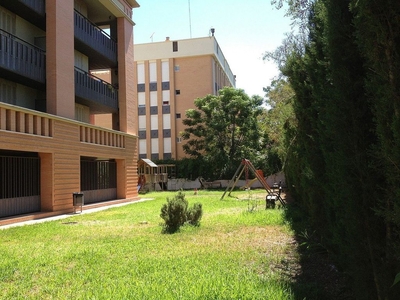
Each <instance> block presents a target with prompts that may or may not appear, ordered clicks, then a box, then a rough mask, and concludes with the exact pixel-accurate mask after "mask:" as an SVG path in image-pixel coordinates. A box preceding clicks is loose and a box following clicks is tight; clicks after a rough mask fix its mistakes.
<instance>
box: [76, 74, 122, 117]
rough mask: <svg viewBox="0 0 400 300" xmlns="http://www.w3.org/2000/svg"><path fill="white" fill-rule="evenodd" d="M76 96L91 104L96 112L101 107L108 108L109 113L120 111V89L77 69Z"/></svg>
mask: <svg viewBox="0 0 400 300" xmlns="http://www.w3.org/2000/svg"><path fill="white" fill-rule="evenodd" d="M75 95H76V96H77V97H80V98H82V99H84V100H85V102H89V106H90V107H92V108H94V110H96V106H99V105H102V106H105V107H107V108H108V111H109V112H111V111H112V112H116V111H117V110H118V89H117V88H116V87H114V86H113V85H111V84H109V83H107V82H105V81H103V80H101V79H100V78H98V77H96V76H93V75H91V74H89V73H87V72H85V71H83V70H80V69H78V68H75ZM85 104H86V105H87V103H85Z"/></svg>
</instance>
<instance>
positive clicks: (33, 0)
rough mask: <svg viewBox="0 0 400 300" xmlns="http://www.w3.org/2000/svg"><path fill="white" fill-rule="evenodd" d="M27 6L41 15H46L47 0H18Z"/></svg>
mask: <svg viewBox="0 0 400 300" xmlns="http://www.w3.org/2000/svg"><path fill="white" fill-rule="evenodd" d="M17 1H18V2H21V3H22V4H24V5H25V6H27V7H29V8H30V9H32V10H33V11H35V12H37V13H38V14H39V15H43V16H44V15H45V13H46V3H45V0H17Z"/></svg>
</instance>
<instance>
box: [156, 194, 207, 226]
mask: <svg viewBox="0 0 400 300" xmlns="http://www.w3.org/2000/svg"><path fill="white" fill-rule="evenodd" d="M202 215H203V207H202V205H201V203H195V204H194V205H193V206H192V207H190V208H188V201H187V200H186V199H185V194H184V193H183V192H182V191H179V192H178V194H176V195H175V196H174V198H172V199H170V198H167V203H164V204H163V206H162V207H161V214H160V217H161V218H162V219H163V220H164V222H165V223H164V228H163V231H164V232H168V233H174V232H177V231H178V230H179V228H180V227H181V226H182V225H184V224H185V223H188V224H190V225H193V226H199V225H200V219H201V217H202Z"/></svg>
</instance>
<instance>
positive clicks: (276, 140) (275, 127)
mask: <svg viewBox="0 0 400 300" xmlns="http://www.w3.org/2000/svg"><path fill="white" fill-rule="evenodd" d="M264 91H265V92H266V97H267V98H266V104H267V106H268V107H269V109H268V110H266V111H264V112H263V114H262V115H261V116H260V123H261V128H262V132H263V133H264V143H265V148H266V156H267V158H266V163H267V169H268V171H269V173H271V174H272V173H276V172H279V171H282V169H283V166H284V163H285V161H286V157H287V147H286V144H285V136H286V134H285V131H286V130H287V129H290V128H291V127H292V126H293V124H292V123H293V122H294V123H296V120H295V117H294V112H293V104H292V102H293V98H294V95H295V94H294V91H293V89H292V87H291V86H290V84H289V82H288V81H287V80H285V79H278V80H274V81H273V82H272V83H271V86H269V87H267V88H264Z"/></svg>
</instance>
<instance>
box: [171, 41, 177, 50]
mask: <svg viewBox="0 0 400 300" xmlns="http://www.w3.org/2000/svg"><path fill="white" fill-rule="evenodd" d="M172 51H173V52H178V42H176V41H175V42H172Z"/></svg>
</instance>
